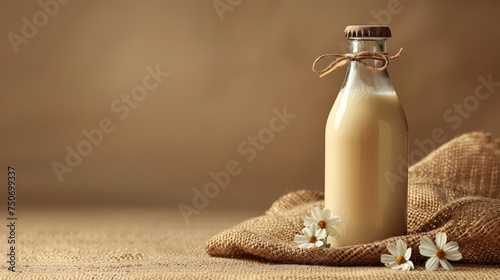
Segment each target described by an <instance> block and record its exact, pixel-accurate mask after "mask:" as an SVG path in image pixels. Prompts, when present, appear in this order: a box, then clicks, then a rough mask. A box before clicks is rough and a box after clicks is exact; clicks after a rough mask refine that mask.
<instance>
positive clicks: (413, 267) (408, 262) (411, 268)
mask: <svg viewBox="0 0 500 280" xmlns="http://www.w3.org/2000/svg"><path fill="white" fill-rule="evenodd" d="M406 263H407V264H408V265H409V266H410V270H414V269H415V266H414V265H413V262H412V261H406Z"/></svg>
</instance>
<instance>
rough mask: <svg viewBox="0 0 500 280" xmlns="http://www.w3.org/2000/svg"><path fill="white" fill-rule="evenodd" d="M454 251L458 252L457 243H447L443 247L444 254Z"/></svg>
mask: <svg viewBox="0 0 500 280" xmlns="http://www.w3.org/2000/svg"><path fill="white" fill-rule="evenodd" d="M456 250H458V243H457V242H455V241H451V242H448V243H446V244H445V245H444V247H443V251H445V252H449V251H456Z"/></svg>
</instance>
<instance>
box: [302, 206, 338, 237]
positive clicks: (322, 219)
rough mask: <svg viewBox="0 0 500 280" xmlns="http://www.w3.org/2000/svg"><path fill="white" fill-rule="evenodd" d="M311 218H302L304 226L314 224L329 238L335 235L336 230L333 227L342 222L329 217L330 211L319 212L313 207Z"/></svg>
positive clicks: (334, 217) (325, 209)
mask: <svg viewBox="0 0 500 280" xmlns="http://www.w3.org/2000/svg"><path fill="white" fill-rule="evenodd" d="M311 215H312V217H305V218H304V226H306V227H308V226H310V225H312V224H315V225H316V226H317V227H318V228H320V229H325V230H326V231H327V234H328V235H329V236H335V235H337V230H336V229H335V228H334V227H333V226H334V225H336V224H339V223H340V222H341V221H342V220H341V219H340V217H339V216H333V217H331V215H332V213H331V211H330V209H327V208H324V209H323V210H321V209H320V208H319V207H314V208H313V209H311Z"/></svg>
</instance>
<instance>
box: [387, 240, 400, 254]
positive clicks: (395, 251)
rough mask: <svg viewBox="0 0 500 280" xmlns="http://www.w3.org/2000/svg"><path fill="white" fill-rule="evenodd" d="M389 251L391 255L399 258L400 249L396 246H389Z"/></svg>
mask: <svg viewBox="0 0 500 280" xmlns="http://www.w3.org/2000/svg"><path fill="white" fill-rule="evenodd" d="M387 250H389V253H391V255H393V256H395V257H397V256H399V254H398V247H397V246H396V244H394V243H391V244H388V245H387Z"/></svg>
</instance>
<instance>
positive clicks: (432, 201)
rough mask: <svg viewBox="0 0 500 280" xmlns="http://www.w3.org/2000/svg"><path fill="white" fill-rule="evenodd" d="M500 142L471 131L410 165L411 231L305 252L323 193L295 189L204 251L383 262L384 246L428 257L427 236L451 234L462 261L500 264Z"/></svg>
mask: <svg viewBox="0 0 500 280" xmlns="http://www.w3.org/2000/svg"><path fill="white" fill-rule="evenodd" d="M499 146H500V139H498V140H496V141H493V140H492V139H491V136H490V135H489V134H487V133H482V132H473V133H469V134H465V135H462V136H461V137H458V138H455V139H453V140H451V141H449V142H447V143H446V144H444V145H443V146H441V147H440V148H438V149H436V150H435V151H434V152H432V153H431V154H429V155H428V156H427V157H425V158H424V159H423V160H421V161H420V162H418V163H417V164H414V165H413V166H411V167H410V169H409V175H408V176H409V178H408V179H409V186H408V232H407V235H404V236H397V237H392V238H388V239H385V240H380V241H376V242H373V243H370V244H360V245H352V246H346V247H342V248H313V249H302V248H299V247H298V246H297V244H295V243H294V241H293V237H294V236H295V235H296V234H300V230H301V229H302V227H303V225H302V222H303V218H304V217H305V216H308V215H310V209H311V208H313V207H315V206H319V207H323V193H321V192H314V191H307V190H303V191H296V192H292V193H288V194H286V195H284V196H282V197H281V198H279V199H278V200H277V201H276V202H274V204H273V205H272V206H271V208H270V209H269V210H268V211H267V212H266V213H265V214H264V215H263V216H260V217H256V218H253V219H250V220H247V221H244V222H242V223H240V224H238V225H236V226H234V227H233V228H231V229H228V230H225V231H222V232H221V233H219V234H217V235H216V236H214V237H212V238H211V239H210V240H209V241H208V243H207V245H206V252H207V253H208V254H209V255H212V256H218V257H236V258H255V257H257V258H261V259H265V260H268V261H272V262H276V263H295V264H320V265H345V266H347V265H373V264H380V255H381V254H383V253H388V252H387V249H386V245H387V244H388V243H392V242H395V241H396V240H397V239H402V240H404V241H405V242H406V243H407V244H408V245H409V246H411V247H412V252H413V254H412V259H414V260H416V261H417V262H419V261H421V260H423V258H422V257H421V256H420V255H419V250H418V245H419V241H420V238H421V237H422V236H426V235H427V236H429V237H431V238H433V239H434V238H435V235H436V234H437V233H438V232H446V233H447V234H448V240H453V241H457V242H458V244H459V245H460V251H461V252H462V255H463V259H462V260H461V262H464V263H477V264H498V263H500V197H499V194H500V192H499V189H500V188H499V185H500V178H499V175H500V147H499Z"/></svg>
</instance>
